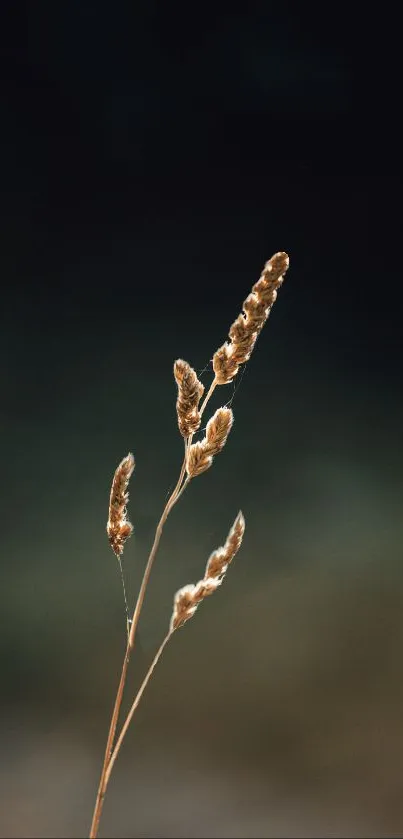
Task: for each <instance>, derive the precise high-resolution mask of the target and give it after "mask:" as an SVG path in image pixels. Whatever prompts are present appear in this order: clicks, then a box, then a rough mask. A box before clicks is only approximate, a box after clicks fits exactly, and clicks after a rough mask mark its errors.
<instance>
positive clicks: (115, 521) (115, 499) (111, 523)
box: [106, 452, 134, 557]
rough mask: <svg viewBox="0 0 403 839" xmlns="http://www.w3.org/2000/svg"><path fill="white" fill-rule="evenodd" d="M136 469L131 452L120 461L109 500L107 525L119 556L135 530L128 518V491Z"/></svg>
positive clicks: (108, 532)
mask: <svg viewBox="0 0 403 839" xmlns="http://www.w3.org/2000/svg"><path fill="white" fill-rule="evenodd" d="M133 470H134V457H133V455H132V454H131V453H130V452H129V454H128V455H126V457H124V458H123V460H122V461H121V463H119V466H118V468H117V469H116V472H115V474H114V477H113V481H112V488H111V494H110V500H109V517H108V523H107V525H106V532H107V534H108V539H109V544H110V546H111V548H112V550H113V552H114V554H115V555H116V556H117V557H121V556H122V554H123V549H124V546H125V542H126V540H127V539H128V538H129V536H131V534H132V532H133V525H132V524H131V523H130V522H129V521H128V520H127V518H126V505H127V502H128V500H129V493H128V491H127V488H128V485H129V480H130V477H131V475H132V473H133Z"/></svg>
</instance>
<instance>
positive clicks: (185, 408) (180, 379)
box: [174, 358, 204, 438]
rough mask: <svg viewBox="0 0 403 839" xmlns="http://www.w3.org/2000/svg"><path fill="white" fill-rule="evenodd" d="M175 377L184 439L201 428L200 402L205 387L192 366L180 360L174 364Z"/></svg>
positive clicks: (179, 417) (177, 404)
mask: <svg viewBox="0 0 403 839" xmlns="http://www.w3.org/2000/svg"><path fill="white" fill-rule="evenodd" d="M174 376H175V381H176V384H177V386H178V398H177V401H176V413H177V416H178V426H179V431H180V433H181V434H182V437H185V438H186V437H189V436H190V435H191V434H194V433H195V432H196V431H197V430H198V429H199V428H200V421H201V420H200V413H199V410H198V408H199V402H200V399H201V397H202V396H203V393H204V385H202V383H201V382H200V381H199V379H198V378H197V375H196V373H195V371H194V370H193V368H192V367H191V366H190V364H188V363H187V361H183V359H181V358H178V359H177V360H176V361H175V364H174Z"/></svg>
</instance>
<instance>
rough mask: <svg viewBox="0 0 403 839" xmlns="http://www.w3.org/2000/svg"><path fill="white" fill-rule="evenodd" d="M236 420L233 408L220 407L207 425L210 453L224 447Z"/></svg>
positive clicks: (213, 453) (207, 440) (216, 452)
mask: <svg viewBox="0 0 403 839" xmlns="http://www.w3.org/2000/svg"><path fill="white" fill-rule="evenodd" d="M233 422H234V414H233V412H232V410H231V408H218V409H217V411H216V412H215V414H214V415H213V416H212V417H211V419H209V421H208V423H207V425H206V437H205V440H206V443H207V447H208V450H209V454H210V455H213V456H214V455H215V454H218V452H220V451H221V449H223V448H224V446H225V444H226V442H227V438H228V434H229V433H230V431H231V428H232V425H233Z"/></svg>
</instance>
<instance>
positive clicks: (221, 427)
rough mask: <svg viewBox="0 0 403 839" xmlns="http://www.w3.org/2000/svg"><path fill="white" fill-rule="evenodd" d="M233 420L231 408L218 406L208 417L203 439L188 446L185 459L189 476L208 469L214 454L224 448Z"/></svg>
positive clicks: (199, 473) (193, 476) (191, 476)
mask: <svg viewBox="0 0 403 839" xmlns="http://www.w3.org/2000/svg"><path fill="white" fill-rule="evenodd" d="M233 422H234V415H233V413H232V411H231V408H218V410H217V411H216V412H215V414H214V415H213V416H212V417H211V419H209V421H208V423H207V426H206V435H205V437H204V438H203V440H201V441H198V442H197V443H193V445H191V446H190V448H189V451H188V454H187V460H186V471H187V474H188V477H189V478H195V477H196V476H197V475H201V473H202V472H205V471H206V469H209V467H210V466H211V465H212V462H213V458H214V456H215V455H216V454H218V453H219V452H220V451H221V449H223V448H224V446H225V443H226V442H227V438H228V434H229V433H230V431H231V428H232V425H233Z"/></svg>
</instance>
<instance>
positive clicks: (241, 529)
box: [204, 510, 245, 579]
mask: <svg viewBox="0 0 403 839" xmlns="http://www.w3.org/2000/svg"><path fill="white" fill-rule="evenodd" d="M244 533H245V519H244V517H243V513H242V512H241V510H240V511H239V513H238V515H237V517H236V519H235V521H234V524H233V525H232V527H231V530H230V532H229V533H228V536H227V539H226V542H225V545H224V546H223V547H222V548H217V550H215V551H213V553H212V554H211V556H210V558H209V560H208V562H207V565H206V571H205V575H204V576H205V577H208V578H213V579H216V578H220V577H221V576H222V575H223V574H225V572H226V570H227V568H228V565H229V564H230V562H232V560H233V558H234V556H235V554H236V553H237V552H238V551H239V548H240V547H241V543H242V539H243V535H244Z"/></svg>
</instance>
